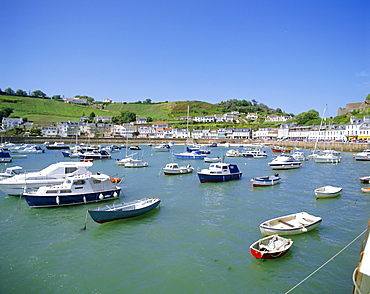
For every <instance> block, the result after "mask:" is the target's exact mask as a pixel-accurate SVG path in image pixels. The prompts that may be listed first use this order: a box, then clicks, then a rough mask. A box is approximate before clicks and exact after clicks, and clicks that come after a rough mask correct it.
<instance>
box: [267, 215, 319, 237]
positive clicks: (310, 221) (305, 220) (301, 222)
mask: <svg viewBox="0 0 370 294" xmlns="http://www.w3.org/2000/svg"><path fill="white" fill-rule="evenodd" d="M321 222H322V219H321V217H315V216H311V215H309V214H307V213H304V212H303V213H297V214H291V215H287V216H282V217H278V218H275V219H272V220H269V221H266V222H264V223H262V224H261V225H260V231H261V234H262V236H269V235H274V234H278V235H281V236H283V235H298V234H302V233H306V232H309V231H312V230H313V229H315V228H317V227H318V226H319V225H320V224H321Z"/></svg>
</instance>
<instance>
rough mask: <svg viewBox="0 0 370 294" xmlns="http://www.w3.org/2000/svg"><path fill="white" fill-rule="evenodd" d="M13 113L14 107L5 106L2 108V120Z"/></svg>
mask: <svg viewBox="0 0 370 294" xmlns="http://www.w3.org/2000/svg"><path fill="white" fill-rule="evenodd" d="M12 113H13V109H12V108H10V107H5V108H3V109H0V122H2V121H3V117H9V115H11V114H12Z"/></svg>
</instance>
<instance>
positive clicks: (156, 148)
mask: <svg viewBox="0 0 370 294" xmlns="http://www.w3.org/2000/svg"><path fill="white" fill-rule="evenodd" d="M152 150H153V151H156V152H168V151H170V150H171V147H170V145H168V144H160V145H158V146H154V147H152Z"/></svg>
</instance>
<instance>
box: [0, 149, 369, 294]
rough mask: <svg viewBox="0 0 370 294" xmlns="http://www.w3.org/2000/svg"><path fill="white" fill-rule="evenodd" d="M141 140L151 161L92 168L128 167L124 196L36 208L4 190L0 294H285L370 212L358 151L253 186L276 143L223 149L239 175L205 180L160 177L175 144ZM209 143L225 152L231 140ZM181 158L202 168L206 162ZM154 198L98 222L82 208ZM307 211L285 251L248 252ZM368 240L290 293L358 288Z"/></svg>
mask: <svg viewBox="0 0 370 294" xmlns="http://www.w3.org/2000/svg"><path fill="white" fill-rule="evenodd" d="M142 148H143V151H144V152H143V153H142V152H139V155H140V156H142V155H143V156H144V160H145V161H148V162H149V167H147V168H140V169H127V168H126V169H125V168H124V167H122V166H117V165H116V164H115V160H114V159H111V160H104V161H94V164H93V167H92V168H91V170H92V171H93V172H102V173H107V174H109V175H110V176H112V177H113V176H115V177H121V176H123V175H124V179H123V181H122V183H121V187H122V194H121V199H120V200H112V201H109V202H104V203H97V204H88V205H76V206H71V207H58V208H52V209H48V208H42V209H31V208H29V207H28V205H27V203H26V202H25V201H24V199H22V198H19V197H14V196H7V195H5V194H4V193H3V192H0V244H1V251H0V293H29V294H32V293H37V294H40V293H166V294H167V293H285V292H286V291H288V290H289V289H291V288H292V287H293V286H295V285H296V284H297V283H299V282H300V281H302V280H303V279H304V278H306V277H307V276H308V275H310V274H311V273H312V272H313V271H315V270H316V269H317V268H318V267H320V266H321V265H322V264H324V263H325V262H326V261H327V260H329V259H330V258H331V257H332V256H334V255H335V254H336V253H337V252H339V251H340V250H342V249H343V248H344V247H345V246H346V245H347V244H348V243H349V242H351V241H352V240H353V239H354V238H356V237H357V236H358V235H359V234H361V232H363V231H364V230H365V229H366V226H367V220H368V219H369V218H370V195H369V194H366V193H362V192H361V187H363V186H365V185H364V184H361V183H360V181H359V177H361V176H365V175H369V174H370V162H358V161H355V160H354V159H353V158H352V154H351V153H344V154H343V155H342V163H340V164H317V163H315V162H313V161H306V162H303V164H302V165H303V166H302V168H301V169H297V170H287V171H279V174H280V176H281V178H282V182H281V183H280V184H279V185H276V186H272V187H256V188H253V187H252V186H251V182H250V179H251V178H253V177H256V176H266V175H270V174H273V173H275V171H272V170H271V169H270V168H269V167H268V166H267V163H268V162H270V161H271V160H272V154H271V153H270V152H269V151H268V154H269V157H268V158H267V159H249V158H248V159H247V158H226V160H225V161H226V162H230V163H236V164H237V165H238V166H239V169H241V170H242V171H243V177H242V179H241V180H238V181H232V182H225V183H202V184H201V183H200V182H199V180H198V177H197V174H196V172H194V173H192V174H185V175H178V176H164V175H163V173H161V168H162V167H164V166H165V164H166V163H168V162H171V161H172V160H173V159H172V158H171V155H170V153H167V152H153V151H152V150H151V148H150V147H148V146H142ZM173 149H174V150H175V151H176V152H179V151H182V150H183V147H182V146H174V147H173ZM211 151H212V154H211V155H210V156H221V155H222V154H225V152H226V151H227V149H226V148H223V147H217V148H212V149H211ZM306 153H308V151H307V150H306ZM124 155H125V150H121V152H120V153H113V154H112V156H113V158H122V157H124ZM71 160H76V159H66V158H63V157H62V155H61V153H60V151H51V150H47V151H46V152H45V153H44V154H31V155H28V157H27V158H26V159H14V160H13V163H11V164H8V165H9V166H10V165H21V166H22V167H23V169H25V170H38V169H42V168H44V167H46V166H48V165H49V164H51V163H54V162H56V161H71ZM177 162H179V163H180V164H181V165H187V164H191V165H193V166H194V167H195V169H196V170H200V169H201V168H205V167H207V166H208V164H205V163H204V162H203V161H199V160H178V161H177ZM5 167H6V166H5V164H1V168H5ZM324 185H333V186H340V187H342V188H343V193H342V194H341V196H339V197H336V198H332V199H319V200H316V199H315V195H314V192H313V190H314V189H315V188H318V187H321V186H324ZM147 196H156V197H159V198H160V199H161V205H160V208H159V209H155V210H154V211H152V212H150V213H148V214H146V215H144V216H140V217H136V218H132V219H126V220H120V221H114V222H110V223H105V224H101V225H100V224H97V223H95V222H94V221H93V220H92V219H91V218H90V216H88V215H87V214H86V212H87V209H88V208H95V207H98V206H102V205H106V204H113V203H115V202H118V201H130V200H134V199H139V198H143V197H147ZM301 211H307V212H308V213H311V214H313V215H317V216H320V217H322V218H323V222H322V224H321V225H320V226H319V227H318V228H317V229H315V230H313V231H311V232H308V233H305V234H301V235H295V236H291V237H290V238H292V239H293V241H294V246H293V247H292V248H291V250H290V251H289V252H288V253H287V254H286V255H284V256H283V257H281V258H278V259H275V260H266V261H262V260H258V259H256V258H254V257H253V256H252V255H251V254H250V253H249V246H250V245H251V244H252V243H253V242H254V241H256V240H258V239H260V238H261V234H260V231H259V224H260V223H262V222H263V221H265V220H268V219H270V218H274V217H278V216H282V215H286V214H291V213H296V212H301ZM361 241H362V238H359V239H358V240H357V241H355V242H354V243H353V244H352V245H351V246H349V247H348V248H347V249H345V250H344V251H343V252H342V253H341V254H340V255H338V256H337V257H336V258H335V259H334V260H332V261H331V262H329V263H328V264H327V265H326V266H324V267H323V268H322V269H321V270H320V271H318V272H317V273H316V274H314V275H313V276H311V277H310V278H309V279H307V280H306V281H305V282H304V283H302V284H301V285H300V286H298V287H297V288H296V289H295V290H293V291H292V292H291V293H350V292H351V290H352V273H353V271H354V269H355V268H356V266H357V263H358V261H359V250H360V243H361Z"/></svg>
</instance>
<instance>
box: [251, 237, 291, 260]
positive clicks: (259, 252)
mask: <svg viewBox="0 0 370 294" xmlns="http://www.w3.org/2000/svg"><path fill="white" fill-rule="evenodd" d="M292 245H293V241H292V240H291V239H285V238H283V237H280V236H278V235H272V236H268V237H265V238H263V239H260V240H258V241H256V242H254V243H253V244H252V245H251V246H250V247H249V250H250V253H251V254H252V255H253V256H254V257H255V258H258V259H275V258H279V257H282V256H283V255H284V254H286V253H287V252H288V251H289V249H290V247H292Z"/></svg>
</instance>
